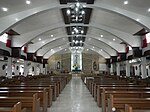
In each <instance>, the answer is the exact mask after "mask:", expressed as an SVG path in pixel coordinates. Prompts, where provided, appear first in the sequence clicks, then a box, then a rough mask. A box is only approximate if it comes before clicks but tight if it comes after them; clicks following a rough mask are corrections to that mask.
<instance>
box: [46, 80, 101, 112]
mask: <svg viewBox="0 0 150 112" xmlns="http://www.w3.org/2000/svg"><path fill="white" fill-rule="evenodd" d="M48 112H101V109H100V108H98V106H97V104H96V102H95V101H94V99H93V97H92V96H91V94H90V93H89V91H88V89H87V88H86V86H85V85H84V84H83V83H82V81H81V79H80V78H79V77H74V78H72V80H71V81H70V83H69V84H68V85H67V86H66V87H65V89H64V90H63V91H62V93H61V94H60V95H59V97H58V98H57V101H55V102H53V105H52V107H51V108H49V109H48Z"/></svg>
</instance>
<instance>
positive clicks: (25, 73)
mask: <svg viewBox="0 0 150 112" xmlns="http://www.w3.org/2000/svg"><path fill="white" fill-rule="evenodd" d="M28 71H29V67H28V61H26V60H25V61H24V76H27V75H28Z"/></svg>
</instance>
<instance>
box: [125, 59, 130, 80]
mask: <svg viewBox="0 0 150 112" xmlns="http://www.w3.org/2000/svg"><path fill="white" fill-rule="evenodd" d="M126 76H127V77H130V63H129V61H128V60H127V61H126Z"/></svg>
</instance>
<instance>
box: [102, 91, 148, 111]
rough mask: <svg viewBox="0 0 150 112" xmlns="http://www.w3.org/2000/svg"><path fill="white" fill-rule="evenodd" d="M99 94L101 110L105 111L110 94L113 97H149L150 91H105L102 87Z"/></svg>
mask: <svg viewBox="0 0 150 112" xmlns="http://www.w3.org/2000/svg"><path fill="white" fill-rule="evenodd" d="M101 94H102V95H101V104H102V110H103V112H106V106H107V99H108V98H109V95H110V94H112V95H113V96H114V97H115V98H150V91H126V90H125V91H105V89H103V92H102V93H101Z"/></svg>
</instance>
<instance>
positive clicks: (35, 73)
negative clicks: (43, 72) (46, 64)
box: [33, 63, 37, 75]
mask: <svg viewBox="0 0 150 112" xmlns="http://www.w3.org/2000/svg"><path fill="white" fill-rule="evenodd" d="M33 67H34V75H37V72H36V69H37V63H34V66H33Z"/></svg>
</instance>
